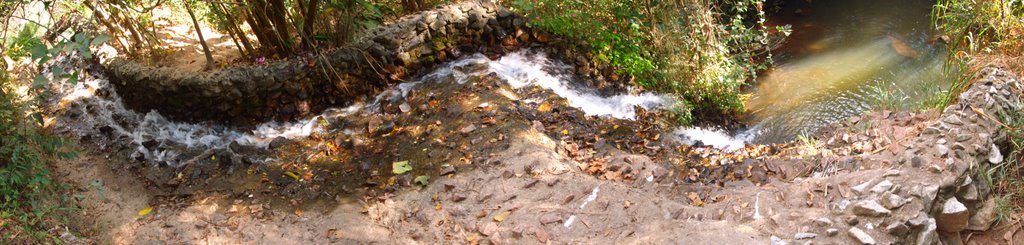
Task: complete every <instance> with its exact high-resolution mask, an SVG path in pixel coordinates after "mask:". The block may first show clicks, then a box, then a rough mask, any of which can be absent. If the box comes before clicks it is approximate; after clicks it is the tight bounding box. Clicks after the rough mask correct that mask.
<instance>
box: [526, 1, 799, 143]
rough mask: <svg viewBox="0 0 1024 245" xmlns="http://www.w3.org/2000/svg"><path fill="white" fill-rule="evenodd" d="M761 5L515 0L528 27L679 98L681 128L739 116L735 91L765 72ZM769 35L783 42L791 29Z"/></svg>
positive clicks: (765, 35)
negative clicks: (706, 118) (706, 115)
mask: <svg viewBox="0 0 1024 245" xmlns="http://www.w3.org/2000/svg"><path fill="white" fill-rule="evenodd" d="M763 2H764V1H763V0H724V1H705V0H683V1H650V0H642V1H613V0H596V1H582V0H569V1H564V0H516V1H513V2H512V3H511V7H512V9H513V10H515V11H517V12H520V13H521V14H523V15H525V16H527V17H528V18H530V20H531V25H533V26H534V27H537V28H539V29H542V30H546V31H549V32H552V33H554V34H557V35H560V36H564V37H568V38H571V39H575V40H576V41H579V42H582V43H587V45H589V47H587V48H589V51H590V52H591V53H592V54H594V55H595V57H597V60H600V61H605V62H608V63H609V64H611V65H613V66H614V67H615V68H617V70H619V71H620V72H622V73H624V74H623V75H628V77H631V78H632V79H633V80H632V81H633V85H638V86H642V87H644V88H647V89H650V90H654V91H658V92H663V93H670V94H674V95H677V96H678V97H679V98H680V100H678V102H677V105H675V106H673V108H675V109H674V110H673V112H675V114H677V115H678V118H679V120H680V121H682V122H683V123H688V122H690V121H691V120H693V116H692V114H691V111H693V110H695V109H700V110H705V111H718V112H721V113H724V114H730V113H736V112H741V111H743V98H742V96H741V95H740V89H741V86H742V85H743V84H745V83H746V82H748V81H751V80H753V79H754V78H755V76H756V74H757V72H758V71H761V70H764V69H766V68H767V66H768V64H769V63H770V61H771V54H770V53H769V52H768V51H767V47H768V46H769V45H768V40H769V38H768V37H769V29H768V28H766V26H765V25H764V22H765V12H764V10H763V8H762V6H763ZM771 32H774V33H778V34H782V35H787V34H788V33H789V27H776V28H774V29H772V30H771Z"/></svg>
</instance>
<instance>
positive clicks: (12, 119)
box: [0, 33, 110, 243]
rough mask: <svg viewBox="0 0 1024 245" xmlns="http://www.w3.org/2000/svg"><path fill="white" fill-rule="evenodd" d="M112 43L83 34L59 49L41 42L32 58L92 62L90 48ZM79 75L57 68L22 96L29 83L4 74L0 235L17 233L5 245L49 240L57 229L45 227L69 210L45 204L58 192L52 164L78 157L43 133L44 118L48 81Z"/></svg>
mask: <svg viewBox="0 0 1024 245" xmlns="http://www.w3.org/2000/svg"><path fill="white" fill-rule="evenodd" d="M109 39H110V37H108V36H105V35H100V36H97V37H91V36H90V35H87V34H85V33H79V34H76V35H75V36H74V38H73V40H70V41H64V40H62V41H60V42H58V43H56V44H54V45H53V46H47V45H46V44H45V43H42V42H39V43H36V44H35V45H34V46H32V47H31V48H30V49H29V50H28V53H29V55H30V56H31V59H32V60H33V61H35V64H38V65H42V64H45V63H46V62H47V61H49V60H52V59H53V58H55V57H57V56H58V55H62V54H68V53H73V52H77V53H78V55H80V56H82V57H83V58H90V57H91V56H92V52H91V51H90V49H89V48H90V47H91V46H94V45H98V44H101V43H103V42H106V41H107V40H109ZM14 45H21V44H17V42H15V44H14ZM78 75H79V74H78V72H77V71H75V72H67V71H64V70H63V69H62V68H60V67H59V66H51V68H50V69H49V70H48V72H47V73H46V74H39V75H38V76H36V77H35V78H34V79H33V80H32V83H31V85H30V86H29V90H28V91H27V92H28V94H19V93H18V92H17V87H19V86H20V85H23V84H17V83H16V82H14V81H13V80H12V79H11V77H10V75H9V74H7V73H6V71H4V72H2V73H0V232H2V233H4V234H14V235H13V236H7V235H5V236H2V237H0V243H3V242H5V241H6V242H19V241H21V242H28V241H31V240H32V239H35V240H37V241H42V240H45V239H48V237H47V236H49V235H52V234H49V233H48V232H46V230H48V229H49V228H51V227H46V226H45V225H44V224H43V222H45V221H47V220H52V219H54V218H55V217H54V215H53V212H55V211H59V210H64V209H63V208H60V207H58V206H55V205H52V204H47V203H45V202H43V201H41V199H42V196H44V195H46V194H48V193H52V192H53V187H54V185H53V183H52V181H51V180H50V176H49V174H50V173H49V170H48V169H47V167H46V163H47V161H48V160H49V159H52V158H54V157H57V158H65V159H67V158H73V157H75V156H76V155H77V152H76V151H73V150H67V148H69V147H71V145H72V143H73V142H71V141H67V140H65V139H63V138H60V137H55V136H52V135H49V134H47V133H46V132H44V131H42V130H41V126H42V124H43V120H42V118H43V116H42V114H41V112H40V109H39V107H40V106H39V105H40V104H41V103H43V102H44V100H45V98H46V95H47V94H48V93H49V86H48V84H49V81H50V79H49V78H48V77H52V78H54V79H66V80H65V82H67V83H71V84H73V83H75V81H77V79H78ZM25 98H28V99H25ZM58 216H59V215H58ZM9 239H15V240H13V241H9Z"/></svg>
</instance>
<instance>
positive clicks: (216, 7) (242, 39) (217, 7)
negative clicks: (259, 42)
mask: <svg viewBox="0 0 1024 245" xmlns="http://www.w3.org/2000/svg"><path fill="white" fill-rule="evenodd" d="M210 9H212V10H213V11H214V12H219V13H220V14H221V16H222V17H223V18H224V19H225V20H226V21H227V27H228V34H229V35H230V36H231V40H232V41H234V42H235V45H236V46H237V45H238V44H241V46H242V47H244V48H245V50H242V48H241V47H240V48H239V51H241V52H242V56H243V57H249V56H250V55H252V54H253V50H252V44H251V43H249V38H248V37H246V36H245V33H244V32H242V30H239V29H238V24H236V23H235V18H234V16H231V12H228V9H227V8H226V7H224V4H223V3H219V2H218V3H213V2H211V3H210ZM236 37H237V38H236Z"/></svg>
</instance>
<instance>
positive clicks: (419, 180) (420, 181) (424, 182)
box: [413, 175, 430, 185]
mask: <svg viewBox="0 0 1024 245" xmlns="http://www.w3.org/2000/svg"><path fill="white" fill-rule="evenodd" d="M413 182H416V183H417V184H420V185H427V183H430V176H426V175H420V176H416V179H413Z"/></svg>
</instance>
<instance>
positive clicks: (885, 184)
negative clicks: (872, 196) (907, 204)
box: [871, 180, 892, 193]
mask: <svg viewBox="0 0 1024 245" xmlns="http://www.w3.org/2000/svg"><path fill="white" fill-rule="evenodd" d="M890 188H892V181H889V180H882V182H878V184H876V185H875V187H871V192H874V193H882V192H886V191H889V189H890Z"/></svg>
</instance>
